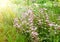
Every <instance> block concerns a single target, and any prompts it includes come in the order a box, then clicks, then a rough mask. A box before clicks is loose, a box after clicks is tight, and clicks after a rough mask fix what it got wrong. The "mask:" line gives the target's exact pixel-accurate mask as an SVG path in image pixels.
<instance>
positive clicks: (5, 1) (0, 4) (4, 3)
mask: <svg viewBox="0 0 60 42" xmlns="http://www.w3.org/2000/svg"><path fill="white" fill-rule="evenodd" d="M8 2H9V0H1V1H0V7H2V8H4V7H6V6H7V4H8Z"/></svg>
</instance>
